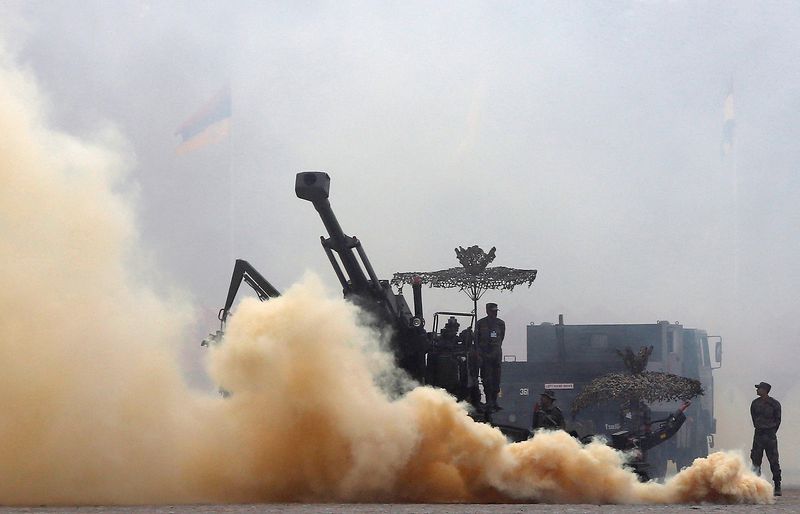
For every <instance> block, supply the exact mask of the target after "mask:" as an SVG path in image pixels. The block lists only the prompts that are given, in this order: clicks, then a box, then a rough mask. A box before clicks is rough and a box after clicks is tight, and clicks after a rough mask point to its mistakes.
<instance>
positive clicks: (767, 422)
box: [750, 382, 781, 496]
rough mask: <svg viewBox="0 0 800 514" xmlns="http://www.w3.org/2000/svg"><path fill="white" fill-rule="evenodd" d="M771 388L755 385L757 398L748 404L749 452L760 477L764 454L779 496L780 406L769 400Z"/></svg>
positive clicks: (763, 384) (760, 384)
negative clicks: (749, 424) (750, 437)
mask: <svg viewBox="0 0 800 514" xmlns="http://www.w3.org/2000/svg"><path fill="white" fill-rule="evenodd" d="M771 389H772V386H771V385H769V384H768V383H766V382H761V383H759V384H756V393H758V398H756V399H755V400H753V403H751V404H750V416H751V417H752V418H753V427H755V434H754V435H753V449H752V450H750V460H751V461H752V462H753V467H754V468H755V471H756V473H757V474H758V475H759V476H760V475H761V460H762V459H763V457H764V453H765V452H766V454H767V459H768V460H769V469H770V471H772V480H773V481H774V482H775V496H780V495H781V465H780V464H779V463H778V437H777V432H778V428H779V427H780V426H781V404H780V403H778V400H776V399H775V398H771V397H770V396H769V392H770V390H771Z"/></svg>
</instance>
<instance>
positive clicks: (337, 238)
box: [294, 171, 368, 291]
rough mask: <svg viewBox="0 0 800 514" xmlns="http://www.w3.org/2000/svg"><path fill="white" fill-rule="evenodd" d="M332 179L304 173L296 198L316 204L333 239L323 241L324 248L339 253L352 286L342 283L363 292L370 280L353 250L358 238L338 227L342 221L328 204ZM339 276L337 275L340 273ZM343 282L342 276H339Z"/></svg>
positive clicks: (299, 177)
mask: <svg viewBox="0 0 800 514" xmlns="http://www.w3.org/2000/svg"><path fill="white" fill-rule="evenodd" d="M330 185H331V178H330V177H329V176H328V174H327V173H325V172H323V171H304V172H301V173H298V174H297V177H296V179H295V184H294V191H295V194H297V197H298V198H300V199H303V200H308V201H309V202H311V203H312V204H314V208H315V209H316V210H317V213H319V216H320V218H321V219H322V223H323V225H325V230H327V231H328V236H329V237H330V238H329V239H328V240H327V241H323V245H328V246H329V247H330V248H331V249H332V250H334V251H335V252H336V253H337V254H339V259H340V260H341V261H342V266H343V267H344V269H345V271H346V272H347V276H348V277H349V278H350V285H348V284H347V283H346V282H343V283H342V287H343V288H345V289H352V290H355V291H363V290H364V289H366V288H367V287H368V282H367V277H366V275H365V274H364V270H363V269H362V268H361V265H360V264H359V262H358V260H357V259H356V256H355V254H354V253H353V248H354V247H357V246H358V245H359V242H358V240H357V239H356V238H353V237H349V236H347V235H346V234H345V233H344V231H343V230H342V227H341V225H339V220H337V219H336V215H335V214H333V209H331V203H330V201H328V195H329V192H330ZM337 275H338V273H337ZM340 280H341V277H340Z"/></svg>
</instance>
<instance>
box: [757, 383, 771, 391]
mask: <svg viewBox="0 0 800 514" xmlns="http://www.w3.org/2000/svg"><path fill="white" fill-rule="evenodd" d="M760 387H763V388H764V389H766V390H767V392H769V391H770V389H772V386H771V385H769V384H768V383H766V382H759V383H758V384H756V389H758V388H760Z"/></svg>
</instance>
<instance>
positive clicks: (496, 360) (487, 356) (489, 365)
mask: <svg viewBox="0 0 800 514" xmlns="http://www.w3.org/2000/svg"><path fill="white" fill-rule="evenodd" d="M502 360H503V350H502V348H501V347H500V345H488V346H486V347H483V348H479V352H478V365H479V366H480V370H481V382H482V383H483V392H484V394H485V395H486V404H487V405H497V394H498V393H499V392H500V362H501V361H502Z"/></svg>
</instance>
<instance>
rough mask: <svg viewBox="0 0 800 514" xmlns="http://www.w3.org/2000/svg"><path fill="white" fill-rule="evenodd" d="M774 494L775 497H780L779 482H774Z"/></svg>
mask: <svg viewBox="0 0 800 514" xmlns="http://www.w3.org/2000/svg"><path fill="white" fill-rule="evenodd" d="M774 494H775V496H780V495H781V483H780V482H775V491H774Z"/></svg>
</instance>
